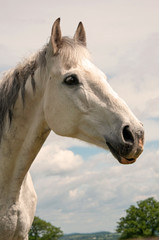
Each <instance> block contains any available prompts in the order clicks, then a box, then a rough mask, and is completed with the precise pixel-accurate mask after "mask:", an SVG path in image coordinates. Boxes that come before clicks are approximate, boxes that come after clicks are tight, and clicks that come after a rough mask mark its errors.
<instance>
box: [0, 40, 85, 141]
mask: <svg viewBox="0 0 159 240" xmlns="http://www.w3.org/2000/svg"><path fill="white" fill-rule="evenodd" d="M59 55H60V57H61V59H62V62H63V63H64V64H65V66H66V67H67V68H70V67H71V66H74V65H75V64H76V63H77V60H78V61H79V58H80V56H81V57H82V56H84V55H85V56H86V57H87V58H88V51H87V50H86V48H85V47H81V45H80V43H77V42H75V41H74V39H71V38H68V37H63V44H62V48H61V49H60V51H59ZM51 57H53V51H52V45H51V41H49V43H47V44H46V45H45V46H44V47H43V48H42V49H41V50H40V51H39V52H37V53H36V54H35V55H34V56H32V57H31V58H30V59H26V60H25V61H24V62H22V63H20V64H18V65H17V66H16V67H15V68H14V69H12V70H9V71H8V72H6V73H5V74H4V76H3V78H2V81H1V82H0V141H1V138H2V135H3V128H4V124H5V120H6V117H8V119H9V122H10V124H11V122H12V119H13V109H14V106H15V103H16V100H17V98H18V95H19V92H20V93H21V98H22V102H23V105H24V104H25V85H26V82H27V81H28V79H31V84H32V89H33V92H35V91H36V82H35V79H34V73H35V71H36V69H37V68H38V67H42V66H43V67H45V66H46V63H47V61H48V60H49V59H50V58H51ZM29 77H30V78H29Z"/></svg>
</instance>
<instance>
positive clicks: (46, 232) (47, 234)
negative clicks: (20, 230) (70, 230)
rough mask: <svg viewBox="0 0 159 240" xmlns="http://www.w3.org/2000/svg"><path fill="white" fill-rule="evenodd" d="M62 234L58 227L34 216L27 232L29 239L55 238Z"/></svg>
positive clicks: (50, 239) (55, 239) (54, 239)
mask: <svg viewBox="0 0 159 240" xmlns="http://www.w3.org/2000/svg"><path fill="white" fill-rule="evenodd" d="M62 236H63V232H62V231H61V230H60V228H57V227H54V226H53V225H52V224H51V223H49V222H46V221H44V220H42V219H40V218H39V217H34V221H33V224H32V227H31V229H30V232H29V240H57V239H59V238H60V237H62Z"/></svg>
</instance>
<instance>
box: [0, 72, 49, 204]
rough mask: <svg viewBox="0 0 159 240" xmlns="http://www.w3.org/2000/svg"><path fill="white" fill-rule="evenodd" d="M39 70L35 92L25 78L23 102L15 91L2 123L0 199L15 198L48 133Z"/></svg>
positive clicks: (36, 74)
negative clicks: (10, 109)
mask: <svg viewBox="0 0 159 240" xmlns="http://www.w3.org/2000/svg"><path fill="white" fill-rule="evenodd" d="M40 72H41V71H40V70H39V69H37V70H36V72H35V83H36V92H35V93H33V89H32V87H31V84H30V81H28V80H27V83H26V86H25V91H26V94H25V105H23V102H22V99H21V96H20V94H19V96H18V99H17V100H16V104H15V106H14V109H13V119H12V122H11V125H10V124H9V121H8V123H6V124H5V131H4V133H3V137H2V139H1V143H0V166H1V167H0V201H1V198H2V196H3V199H5V196H6V199H8V198H12V199H16V198H18V194H19V191H20V187H21V185H22V182H23V179H24V177H25V175H26V173H27V171H28V170H29V168H30V166H31V164H32V162H33V160H34V159H35V157H36V155H37V153H38V152H39V150H40V148H41V146H42V144H43V142H44V141H45V139H46V137H47V136H48V134H49V132H50V130H49V128H48V126H47V124H46V122H45V120H44V115H43V90H42V88H43V84H42V82H41V78H40ZM39 78H40V79H39ZM9 125H10V126H9Z"/></svg>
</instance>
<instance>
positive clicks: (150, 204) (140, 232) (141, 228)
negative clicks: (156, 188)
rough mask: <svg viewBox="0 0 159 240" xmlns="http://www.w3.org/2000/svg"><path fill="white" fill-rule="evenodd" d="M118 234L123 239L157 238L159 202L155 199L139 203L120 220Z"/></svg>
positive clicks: (131, 207) (130, 208)
mask: <svg viewBox="0 0 159 240" xmlns="http://www.w3.org/2000/svg"><path fill="white" fill-rule="evenodd" d="M117 232H118V233H121V237H120V238H121V239H128V238H136V237H140V236H143V237H148V236H155V235H156V234H158V232H159V202H157V201H156V200H155V199H154V198H153V197H151V198H148V199H146V200H143V201H139V202H137V207H136V206H134V205H131V206H130V207H129V209H127V210H126V216H125V217H122V218H120V221H119V222H118V226H117Z"/></svg>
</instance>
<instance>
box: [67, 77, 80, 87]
mask: <svg viewBox="0 0 159 240" xmlns="http://www.w3.org/2000/svg"><path fill="white" fill-rule="evenodd" d="M64 83H65V84H66V85H68V86H75V85H78V84H79V80H78V77H77V76H76V75H70V76H67V77H66V78H65V79H64Z"/></svg>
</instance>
